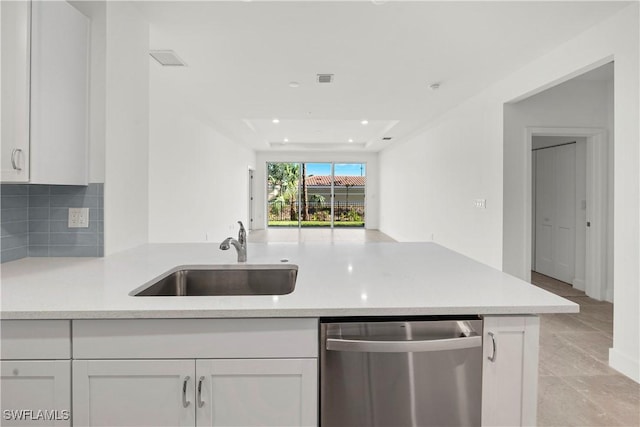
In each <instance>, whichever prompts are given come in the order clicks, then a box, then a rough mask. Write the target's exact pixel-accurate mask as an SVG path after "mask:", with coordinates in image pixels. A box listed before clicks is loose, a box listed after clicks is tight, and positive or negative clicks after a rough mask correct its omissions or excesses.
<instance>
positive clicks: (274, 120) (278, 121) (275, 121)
mask: <svg viewBox="0 0 640 427" xmlns="http://www.w3.org/2000/svg"><path fill="white" fill-rule="evenodd" d="M271 122H272V123H275V124H278V123H280V120H279V119H273V120H271Z"/></svg>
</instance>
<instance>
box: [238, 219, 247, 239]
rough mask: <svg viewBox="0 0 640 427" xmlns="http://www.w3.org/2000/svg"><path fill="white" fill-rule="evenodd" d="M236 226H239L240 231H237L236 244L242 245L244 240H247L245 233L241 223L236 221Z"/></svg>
mask: <svg viewBox="0 0 640 427" xmlns="http://www.w3.org/2000/svg"><path fill="white" fill-rule="evenodd" d="M238 224H240V231H238V242H240V244H244V242H245V240H247V231H246V230H245V229H244V225H242V221H238Z"/></svg>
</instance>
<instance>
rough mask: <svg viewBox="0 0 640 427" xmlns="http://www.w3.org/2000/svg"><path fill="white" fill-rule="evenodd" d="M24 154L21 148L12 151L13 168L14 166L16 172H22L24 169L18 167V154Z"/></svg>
mask: <svg viewBox="0 0 640 427" xmlns="http://www.w3.org/2000/svg"><path fill="white" fill-rule="evenodd" d="M20 153H22V149H21V148H14V149H13V150H12V151H11V166H13V169H14V170H17V171H21V170H22V168H21V167H20V166H18V161H17V159H18V154H20Z"/></svg>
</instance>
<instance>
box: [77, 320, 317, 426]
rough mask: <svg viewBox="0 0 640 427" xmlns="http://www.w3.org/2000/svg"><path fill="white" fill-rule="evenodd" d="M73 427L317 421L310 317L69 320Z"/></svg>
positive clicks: (313, 327)
mask: <svg viewBox="0 0 640 427" xmlns="http://www.w3.org/2000/svg"><path fill="white" fill-rule="evenodd" d="M72 338H73V357H74V360H73V425H74V426H243V427H249V426H316V425H317V424H318V362H317V357H318V319H307V318H305V319H282V318H271V319H118V320H74V321H73V336H72Z"/></svg>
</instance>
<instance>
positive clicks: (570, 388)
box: [531, 272, 640, 427]
mask: <svg viewBox="0 0 640 427" xmlns="http://www.w3.org/2000/svg"><path fill="white" fill-rule="evenodd" d="M531 282H532V283H533V284H534V285H536V286H539V287H541V288H544V289H546V290H548V291H549V292H553V293H554V294H557V295H560V296H563V297H565V298H567V299H570V300H571V301H573V302H575V303H578V304H580V313H577V314H547V315H542V316H541V319H540V369H539V372H538V375H539V377H538V378H539V382H538V426H558V427H565V426H602V427H609V426H630V427H631V426H632V427H638V426H640V384H638V383H636V382H634V381H632V380H630V379H629V378H627V377H625V376H624V375H622V374H620V373H618V372H617V371H615V370H614V369H612V368H610V367H609V366H608V359H609V348H610V347H611V346H612V342H613V304H611V303H608V302H604V301H596V300H594V299H591V298H589V297H588V296H586V295H585V294H584V292H582V291H579V290H576V289H574V288H573V287H572V286H571V285H569V284H567V283H564V282H560V281H558V280H555V279H552V278H550V277H547V276H543V275H542V274H539V273H536V272H532V273H531Z"/></svg>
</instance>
